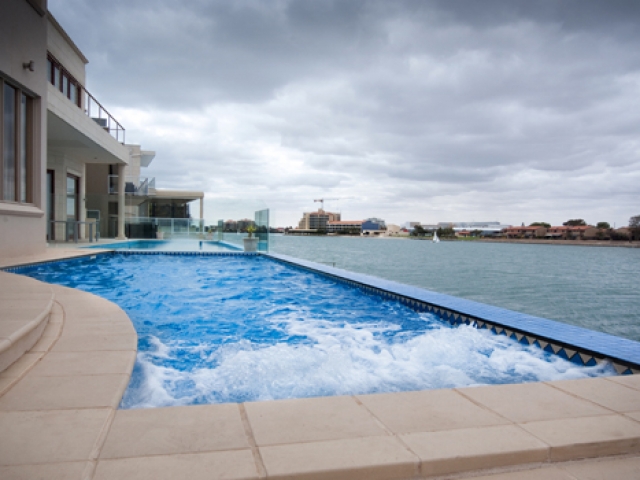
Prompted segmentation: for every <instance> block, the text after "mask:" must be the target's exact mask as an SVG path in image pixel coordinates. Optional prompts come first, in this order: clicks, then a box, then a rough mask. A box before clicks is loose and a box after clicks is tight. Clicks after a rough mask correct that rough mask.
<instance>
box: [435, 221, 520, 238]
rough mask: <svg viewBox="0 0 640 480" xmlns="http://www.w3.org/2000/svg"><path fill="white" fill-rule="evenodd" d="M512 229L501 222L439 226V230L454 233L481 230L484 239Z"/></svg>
mask: <svg viewBox="0 0 640 480" xmlns="http://www.w3.org/2000/svg"><path fill="white" fill-rule="evenodd" d="M510 227H511V225H502V224H501V223H500V222H439V223H438V225H437V228H452V229H453V231H454V232H459V231H462V230H469V231H471V232H473V231H474V230H479V231H480V234H481V235H482V236H483V237H492V236H498V235H502V231H503V230H504V229H506V228H510ZM423 228H424V226H423Z"/></svg>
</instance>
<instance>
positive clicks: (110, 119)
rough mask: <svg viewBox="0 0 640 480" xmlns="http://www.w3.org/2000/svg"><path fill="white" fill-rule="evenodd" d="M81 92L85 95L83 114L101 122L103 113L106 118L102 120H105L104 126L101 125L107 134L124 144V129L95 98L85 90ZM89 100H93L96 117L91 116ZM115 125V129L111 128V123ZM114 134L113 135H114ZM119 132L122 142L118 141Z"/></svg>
mask: <svg viewBox="0 0 640 480" xmlns="http://www.w3.org/2000/svg"><path fill="white" fill-rule="evenodd" d="M82 92H83V93H84V94H85V95H86V100H85V102H84V105H85V110H84V112H85V113H86V114H87V115H88V116H89V117H91V118H92V119H94V120H102V119H103V117H102V113H103V112H104V113H105V114H106V115H107V118H104V120H106V121H107V122H106V124H105V125H101V126H102V127H103V128H104V129H105V130H106V131H107V132H109V134H111V136H112V137H114V138H115V139H116V140H117V141H119V142H120V143H122V144H124V142H125V138H124V137H125V129H124V127H123V126H122V125H121V124H120V122H118V121H117V120H116V119H115V117H114V116H113V115H111V114H110V113H109V111H108V110H107V109H106V108H104V107H103V106H102V104H101V103H100V102H99V101H98V100H96V98H95V97H94V96H93V95H91V94H90V93H89V92H88V91H87V90H86V89H85V88H83V89H82ZM91 100H93V102H94V103H95V104H96V105H97V106H98V116H97V117H94V116H92V115H91ZM112 122H113V123H115V127H112V126H111V123H112ZM98 124H100V122H98ZM114 132H115V134H114ZM120 132H122V140H120Z"/></svg>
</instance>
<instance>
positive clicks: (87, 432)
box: [0, 408, 111, 465]
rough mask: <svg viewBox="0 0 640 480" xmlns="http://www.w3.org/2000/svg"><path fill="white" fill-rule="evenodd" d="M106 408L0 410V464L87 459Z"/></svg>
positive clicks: (107, 411)
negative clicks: (31, 410)
mask: <svg viewBox="0 0 640 480" xmlns="http://www.w3.org/2000/svg"><path fill="white" fill-rule="evenodd" d="M110 411H111V410H110V409H106V408H105V409H85V410H57V411H46V412H0V432H2V435H0V465H28V464H35V463H56V462H71V461H78V460H88V459H89V456H90V454H91V452H92V450H93V449H94V446H95V444H96V441H97V439H98V438H99V436H100V434H101V432H102V430H103V428H104V426H105V422H106V420H107V417H108V416H109V413H110Z"/></svg>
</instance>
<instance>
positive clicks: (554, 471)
mask: <svg viewBox="0 0 640 480" xmlns="http://www.w3.org/2000/svg"><path fill="white" fill-rule="evenodd" d="M473 480H576V478H575V477H574V476H573V475H570V474H568V473H567V472H566V471H564V470H562V469H561V468H560V467H546V466H545V467H537V468H533V469H531V470H523V471H519V472H506V473H496V474H494V475H482V476H480V477H476V476H474V477H473Z"/></svg>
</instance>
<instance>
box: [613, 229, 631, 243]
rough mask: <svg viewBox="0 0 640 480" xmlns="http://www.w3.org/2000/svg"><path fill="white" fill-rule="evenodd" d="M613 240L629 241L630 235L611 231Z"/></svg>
mask: <svg viewBox="0 0 640 480" xmlns="http://www.w3.org/2000/svg"><path fill="white" fill-rule="evenodd" d="M609 236H610V238H611V240H624V241H627V240H629V235H627V234H626V233H622V232H616V231H615V230H611V234H610V235H609Z"/></svg>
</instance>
